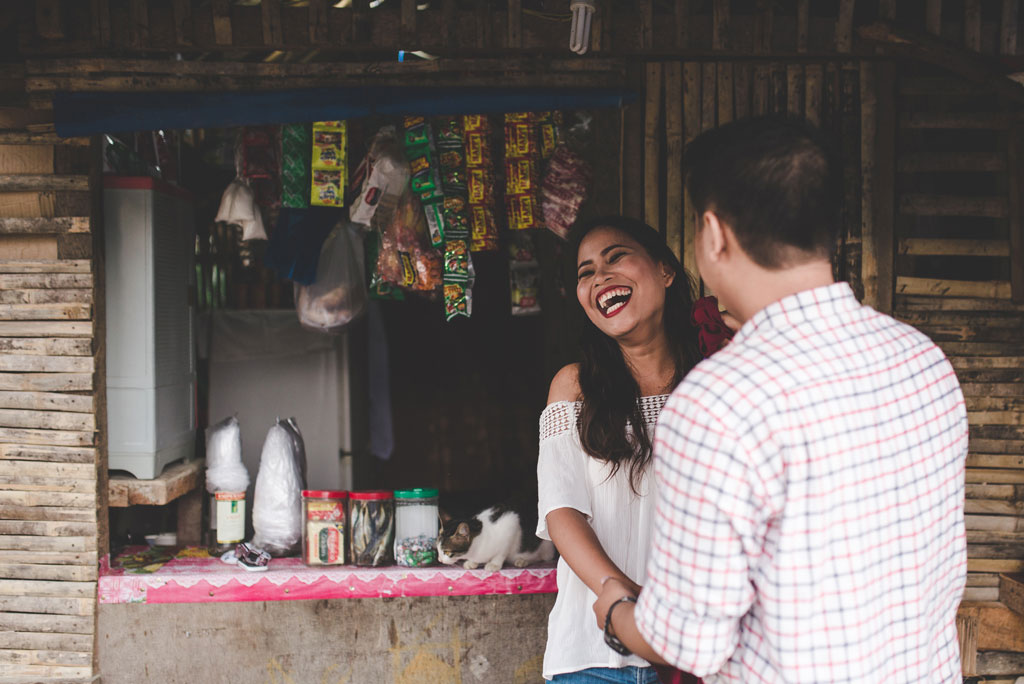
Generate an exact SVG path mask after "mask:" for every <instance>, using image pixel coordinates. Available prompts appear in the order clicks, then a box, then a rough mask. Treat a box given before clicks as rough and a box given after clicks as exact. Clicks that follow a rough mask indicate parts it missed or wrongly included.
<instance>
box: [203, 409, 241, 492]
mask: <svg viewBox="0 0 1024 684" xmlns="http://www.w3.org/2000/svg"><path fill="white" fill-rule="evenodd" d="M248 486H249V471H248V470H246V469H245V464H243V463H242V429H241V427H240V426H239V425H238V418H235V417H234V416H231V417H229V418H225V419H224V420H222V421H221V422H219V423H217V424H216V425H211V426H210V427H208V428H207V429H206V491H208V492H209V493H210V494H215V493H216V492H244V491H245V490H246V488H247V487H248Z"/></svg>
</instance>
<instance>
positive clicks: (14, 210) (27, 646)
mask: <svg viewBox="0 0 1024 684" xmlns="http://www.w3.org/2000/svg"><path fill="white" fill-rule="evenodd" d="M8 141H10V142H8ZM71 147H77V150H78V151H77V153H73V154H68V149H69V148H71ZM87 152H88V148H87V147H82V146H81V145H80V144H79V141H75V142H74V143H72V145H65V144H63V143H62V142H61V141H59V140H57V139H55V138H53V137H50V136H47V135H34V134H32V133H30V132H28V131H17V130H8V131H6V132H4V133H2V134H0V207H5V208H6V209H4V210H0V680H2V681H33V682H34V681H55V682H56V681H79V680H81V681H86V680H88V679H89V678H90V677H91V676H92V675H93V633H94V631H95V612H96V574H97V561H98V553H99V552H100V543H101V534H100V525H99V524H98V523H99V518H98V514H97V513H98V508H99V506H98V504H99V502H98V500H97V492H98V486H99V485H98V480H99V479H100V477H99V476H100V472H99V468H100V461H99V457H98V449H97V448H96V445H97V440H96V433H97V431H96V427H97V420H98V418H97V408H98V401H97V398H96V393H95V390H96V382H95V378H96V370H97V358H96V355H95V353H94V350H95V345H94V341H93V338H94V335H95V332H96V328H95V311H94V302H95V291H96V282H95V279H94V276H93V271H94V267H95V264H94V262H93V260H92V259H91V257H92V252H91V245H92V235H91V221H90V218H89V213H90V208H89V207H90V201H89V197H88V192H87V190H88V178H89V177H88V175H75V174H78V173H80V174H87V172H88V162H87V160H88V157H87V156H84V157H83V153H87ZM71 171H74V173H71ZM83 194H84V195H85V196H84V197H83V196H82V195H83ZM49 198H52V199H49ZM16 199H17V202H15V200H16ZM43 254H49V255H50V256H53V257H55V258H48V259H47V258H39V257H40V255H43ZM19 257H22V258H19ZM104 543H105V541H104Z"/></svg>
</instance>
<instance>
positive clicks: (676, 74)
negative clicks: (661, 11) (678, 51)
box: [664, 62, 685, 263]
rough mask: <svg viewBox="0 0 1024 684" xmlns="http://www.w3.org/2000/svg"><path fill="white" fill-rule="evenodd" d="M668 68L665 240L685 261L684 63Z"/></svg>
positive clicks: (666, 76) (672, 63) (666, 86)
mask: <svg viewBox="0 0 1024 684" xmlns="http://www.w3.org/2000/svg"><path fill="white" fill-rule="evenodd" d="M664 71H665V142H666V145H665V148H666V161H665V164H666V171H665V187H666V197H665V241H666V242H667V243H668V246H669V248H670V249H671V250H672V252H673V253H674V254H675V255H676V258H677V259H679V262H680V263H682V262H683V205H684V201H683V196H684V194H685V189H684V187H683V135H684V130H685V129H684V123H683V64H682V62H668V63H666V64H665V67H664Z"/></svg>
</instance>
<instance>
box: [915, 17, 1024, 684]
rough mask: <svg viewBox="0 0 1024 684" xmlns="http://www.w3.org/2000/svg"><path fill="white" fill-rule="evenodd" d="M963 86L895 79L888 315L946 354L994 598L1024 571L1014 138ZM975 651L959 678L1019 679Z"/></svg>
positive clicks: (973, 527)
mask: <svg viewBox="0 0 1024 684" xmlns="http://www.w3.org/2000/svg"><path fill="white" fill-rule="evenodd" d="M968 4H970V3H968ZM964 86H965V84H964V83H961V82H958V81H956V80H955V79H953V78H951V77H950V78H946V79H932V78H930V77H922V76H921V75H920V74H919V73H918V72H916V71H912V70H909V69H904V70H903V73H901V78H900V79H899V86H898V92H899V97H898V106H899V108H900V109H901V110H902V112H901V116H900V128H901V131H900V135H899V136H898V141H899V143H898V155H897V164H896V166H897V169H898V176H897V184H896V188H897V195H898V201H897V212H898V216H897V220H896V238H897V253H898V256H897V258H896V261H895V265H896V272H895V276H896V295H895V314H896V316H897V317H899V318H901V319H903V320H905V321H907V322H909V323H911V324H912V325H914V326H916V327H918V328H919V329H921V330H923V331H924V332H925V333H927V334H928V335H929V336H931V337H932V338H933V339H934V340H935V341H936V342H937V343H938V344H939V346H940V347H942V349H943V350H944V351H945V352H946V355H947V356H948V357H949V358H950V361H951V362H952V364H953V367H954V369H955V370H956V372H957V375H958V376H959V378H960V382H961V384H962V387H963V391H964V395H965V399H966V401H967V410H968V419H969V422H970V431H971V438H970V447H969V449H970V454H969V456H968V461H967V472H966V482H967V484H966V490H967V491H966V497H967V500H966V513H967V517H966V520H967V542H968V581H967V589H966V591H965V594H964V600H965V601H968V602H973V601H997V600H999V597H1000V593H999V584H1000V580H999V575H1000V573H1007V572H1020V571H1021V570H1024V305H1021V304H1015V303H1014V302H1013V301H1012V299H1011V295H1012V286H1011V235H1012V234H1013V231H1014V230H1017V231H1019V230H1020V225H1019V222H1020V211H1019V207H1018V204H1019V197H1016V196H1015V195H1014V193H1013V192H1012V190H1013V188H1014V186H1015V185H1016V184H1018V183H1019V182H1020V176H1018V175H1017V174H1018V173H1019V171H1018V170H1016V169H1018V168H1019V164H1020V159H1018V158H1017V156H1018V155H1017V154H1016V153H1015V146H1016V145H1019V143H1018V142H1015V141H1014V138H1015V136H1014V135H1013V133H1012V131H1011V124H1010V118H1009V117H1007V116H1005V115H994V114H993V113H992V112H986V113H984V114H983V115H982V114H967V115H965V114H961V113H958V112H964V111H971V107H973V106H976V101H977V100H976V95H972V94H969V93H968V92H965V91H966V90H967V88H966V87H964ZM1007 170H1008V171H1009V173H1006V171H1007ZM979 630H980V631H979V632H977V634H978V635H979V637H980V638H981V640H982V641H984V638H985V634H984V630H985V627H984V626H981V627H980V628H979ZM991 646H992V645H991V644H990V645H989V646H988V647H989V648H991ZM997 648H1000V647H999V646H997ZM1001 648H1005V646H1004V647H1001ZM979 649H981V650H979V652H978V654H977V659H976V661H973V659H972V662H967V661H965V663H964V668H965V669H964V672H965V674H978V675H986V676H1007V677H1008V678H1009V679H1010V680H1011V681H1012V679H1013V678H1014V677H1015V676H1017V675H1019V674H1021V673H1024V659H1022V658H1021V657H1020V655H1019V654H1017V655H1014V654H1011V653H1009V652H1008V651H1003V650H991V651H986V650H984V649H985V644H983V643H982V644H981V645H979ZM971 666H973V668H974V669H970V668H971Z"/></svg>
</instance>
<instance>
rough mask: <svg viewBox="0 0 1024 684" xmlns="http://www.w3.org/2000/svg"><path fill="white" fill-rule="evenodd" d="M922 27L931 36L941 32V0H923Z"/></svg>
mask: <svg viewBox="0 0 1024 684" xmlns="http://www.w3.org/2000/svg"><path fill="white" fill-rule="evenodd" d="M924 27H925V30H926V31H928V33H930V34H932V35H933V36H938V35H940V34H941V33H942V0H925V8H924Z"/></svg>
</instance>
